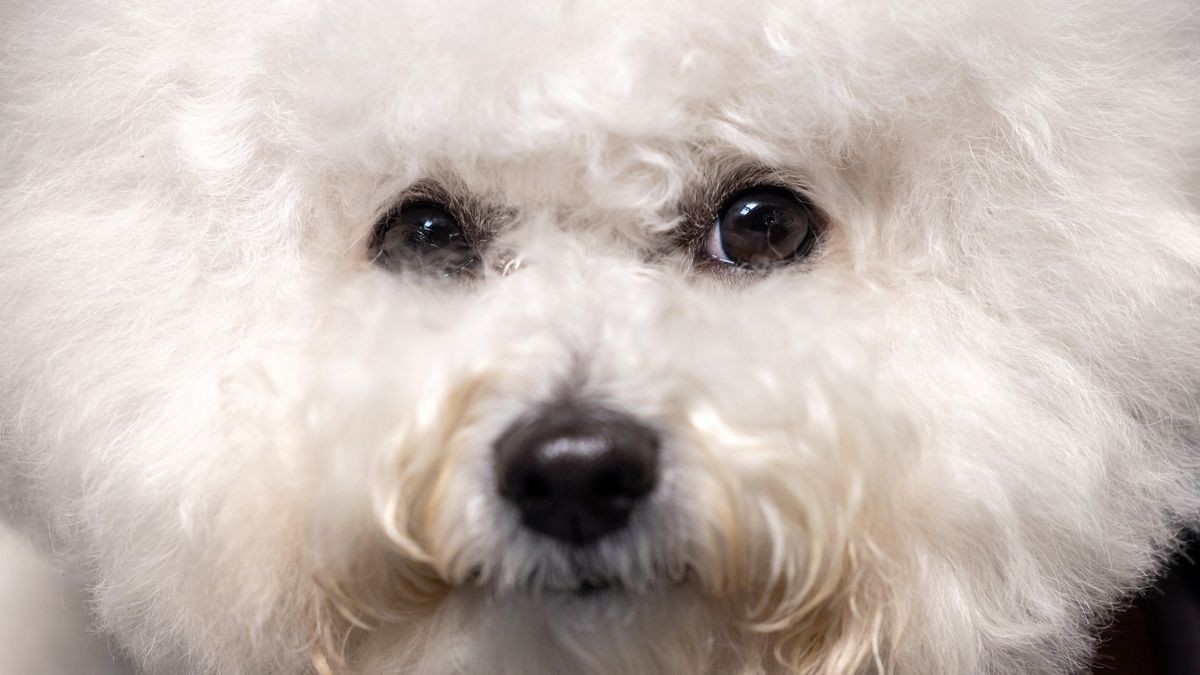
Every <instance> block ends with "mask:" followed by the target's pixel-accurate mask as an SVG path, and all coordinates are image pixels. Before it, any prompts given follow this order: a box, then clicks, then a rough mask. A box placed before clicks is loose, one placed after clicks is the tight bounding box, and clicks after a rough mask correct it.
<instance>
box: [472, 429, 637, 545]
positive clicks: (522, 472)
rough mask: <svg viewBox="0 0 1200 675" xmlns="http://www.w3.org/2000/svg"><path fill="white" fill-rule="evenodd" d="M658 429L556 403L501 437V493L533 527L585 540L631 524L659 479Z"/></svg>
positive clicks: (564, 537) (497, 458) (498, 470)
mask: <svg viewBox="0 0 1200 675" xmlns="http://www.w3.org/2000/svg"><path fill="white" fill-rule="evenodd" d="M658 451H659V440H658V435H657V434H656V433H655V432H654V431H653V430H652V429H650V428H649V427H647V426H646V425H644V424H642V423H640V422H639V421H637V420H635V419H634V418H632V417H630V416H628V415H624V414H621V413H617V412H614V411H611V410H607V409H603V408H592V407H579V406H556V407H551V408H547V409H545V410H542V411H540V412H539V413H538V414H536V415H532V416H530V417H527V418H524V419H522V420H519V421H518V422H516V423H515V424H513V425H512V426H511V427H510V428H509V429H508V430H506V431H505V432H504V433H503V434H501V436H500V437H499V438H498V439H497V441H496V444H495V461H496V475H497V480H498V491H499V492H500V495H501V496H503V497H504V498H505V499H506V500H508V501H509V502H511V503H512V504H513V505H514V506H516V507H517V509H518V510H519V512H520V515H521V522H522V523H523V524H524V525H525V526H526V527H529V528H530V529H532V530H535V531H537V532H541V533H542V534H546V535H549V536H551V537H554V538H556V539H559V540H562V541H566V542H569V543H572V544H584V543H588V542H590V541H593V540H595V539H598V538H600V537H602V536H604V535H606V534H609V533H611V532H613V531H616V530H618V529H620V528H622V527H624V525H625V524H626V522H627V521H628V519H629V516H630V514H631V512H632V511H633V510H634V508H636V506H637V504H638V502H639V501H641V500H642V499H643V498H644V497H646V496H647V495H649V494H650V493H651V492H653V490H654V487H655V486H656V484H657V482H658Z"/></svg>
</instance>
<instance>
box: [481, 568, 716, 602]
mask: <svg viewBox="0 0 1200 675" xmlns="http://www.w3.org/2000/svg"><path fill="white" fill-rule="evenodd" d="M694 576H695V571H694V570H693V569H692V568H691V567H690V566H689V567H686V568H684V569H683V571H682V573H679V574H677V575H674V576H663V577H660V578H659V579H657V580H656V581H654V582H652V583H650V584H643V585H642V586H643V590H652V589H654V588H675V587H678V586H683V585H686V584H687V583H689V582H690V581H691V580H692V578H693V577H694ZM480 577H481V573H480V571H479V570H475V571H473V572H472V573H471V578H472V579H473V580H474V581H476V582H478V581H479V580H480ZM524 592H525V593H530V594H545V595H549V596H557V597H563V598H578V599H584V600H587V599H593V598H598V597H603V596H605V595H610V594H613V593H622V594H627V593H634V592H636V591H635V590H634V589H632V588H631V587H630V585H629V584H627V583H625V582H624V581H623V580H621V579H620V578H619V577H615V576H613V577H607V576H595V575H587V576H580V578H579V580H578V581H577V582H576V583H574V584H573V585H570V586H541V587H538V586H535V585H533V584H527V585H526V586H525V587H524Z"/></svg>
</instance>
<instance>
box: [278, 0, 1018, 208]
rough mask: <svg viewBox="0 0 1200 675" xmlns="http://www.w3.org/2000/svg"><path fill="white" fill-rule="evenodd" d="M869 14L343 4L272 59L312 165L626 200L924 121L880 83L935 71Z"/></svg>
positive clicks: (622, 5) (714, 7) (845, 9)
mask: <svg viewBox="0 0 1200 675" xmlns="http://www.w3.org/2000/svg"><path fill="white" fill-rule="evenodd" d="M879 11H880V10H879V8H878V7H877V6H876V5H875V4H874V3H834V2H811V3H803V4H801V5H794V4H788V5H787V6H786V7H785V6H782V5H778V4H774V3H763V2H729V3H706V4H704V5H703V6H700V5H696V4H695V3H686V2H661V1H660V2H641V1H638V2H632V1H631V2H563V3H545V2H527V1H525V0H517V1H514V2H508V3H505V4H504V11H503V12H497V11H496V7H495V6H494V5H493V4H490V3H488V2H483V1H482V0H461V1H457V2H450V3H445V2H425V1H420V2H404V3H375V2H349V3H338V4H330V5H329V6H327V7H325V8H324V9H323V10H321V11H319V12H316V13H314V14H313V16H311V17H308V18H307V19H306V21H307V22H308V25H309V28H308V29H303V30H300V31H297V35H296V36H284V37H281V38H280V39H281V40H284V41H285V42H286V44H284V45H283V48H282V49H279V50H278V51H279V52H280V53H284V54H289V55H290V56H289V57H288V58H286V59H284V60H283V61H281V67H283V68H285V69H287V70H289V72H290V73H291V74H292V77H290V78H289V79H290V81H292V82H294V83H295V87H296V91H295V95H296V96H298V98H299V100H298V101H297V103H296V110H297V116H298V117H299V118H301V119H302V123H303V125H304V128H303V129H302V131H301V134H300V135H302V136H308V137H310V138H312V139H315V140H314V142H315V143H317V144H318V145H319V146H320V148H319V149H317V150H316V152H317V154H332V155H333V156H334V157H335V160H337V159H340V158H346V159H347V161H350V162H361V161H363V160H364V159H365V160H366V161H367V162H369V170H370V171H373V172H376V173H377V172H378V169H379V168H380V167H384V168H385V169H386V170H388V171H393V172H396V173H400V174H403V175H412V176H416V175H420V174H422V173H427V172H429V171H430V170H432V167H435V166H436V167H441V168H446V167H448V168H449V170H450V171H453V172H456V173H459V174H461V175H463V177H464V179H465V180H466V182H467V183H470V184H479V185H481V186H482V185H483V184H485V183H493V184H494V185H492V186H490V187H492V188H494V189H495V191H497V192H501V193H505V194H508V195H511V196H512V198H513V199H514V200H515V201H518V202H521V203H528V202H529V201H533V200H538V199H548V200H557V201H565V202H570V201H572V200H575V201H588V202H597V201H601V202H603V201H610V202H611V201H629V200H630V199H629V195H631V194H633V193H640V194H643V195H651V196H653V195H662V194H665V193H668V192H670V193H675V192H678V191H681V190H683V189H685V187H686V186H687V185H688V184H689V183H694V182H695V179H696V177H697V176H698V175H700V174H702V173H704V172H705V171H708V170H710V168H711V165H712V164H713V161H714V158H717V159H719V160H721V161H725V162H733V163H743V164H751V165H764V166H771V167H782V168H794V169H800V170H803V171H808V172H814V171H820V170H821V169H822V167H827V166H835V165H839V164H841V165H844V164H845V163H846V157H845V155H846V152H847V148H852V147H853V145H854V143H855V141H856V139H857V138H859V137H861V136H866V135H869V134H875V137H876V140H878V130H879V129H880V128H881V127H886V126H888V125H890V124H894V120H893V119H892V118H893V116H894V114H896V113H895V111H899V110H907V111H908V113H907V114H910V115H914V116H920V115H924V116H926V117H927V118H928V117H929V110H927V109H926V110H922V109H921V107H920V106H916V107H914V106H912V105H908V104H901V102H900V101H898V100H896V99H897V96H902V94H898V93H897V92H900V91H905V90H906V88H904V87H897V86H883V87H881V86H879V84H880V83H884V82H887V81H889V80H890V79H894V78H895V77H897V74H898V73H901V74H906V75H905V76H907V77H921V78H928V79H929V81H930V82H944V81H945V80H946V78H945V73H944V72H942V71H943V66H942V65H940V64H936V63H935V64H932V65H931V64H930V62H929V59H928V58H926V56H927V52H928V49H926V48H925V47H924V46H922V45H921V44H920V41H919V40H910V41H908V42H906V43H905V44H904V45H897V44H896V37H895V36H896V35H897V34H900V35H903V34H904V33H903V32H902V31H894V30H888V31H883V32H880V31H879V30H878V29H874V28H872V27H873V26H875V25H876V24H877V23H878V21H877V18H878V17H877V15H878V13H879ZM333 15H336V16H333ZM893 19H894V20H895V19H896V18H895V17H893ZM940 20H941V21H942V22H943V23H944V22H945V20H946V13H945V12H942V13H941V18H940ZM914 24H919V22H918V21H914ZM992 29H993V30H994V29H995V26H992ZM939 30H941V27H939ZM906 50H909V51H912V52H913V53H912V54H911V56H905V55H904V54H903V52H905V51H906ZM884 51H888V52H889V58H887V59H882V58H878V56H879V55H880V54H881V53H882V52H884ZM881 64H886V68H887V70H886V71H885V70H883V67H884V66H883V65H881ZM931 86H932V85H929V84H922V85H919V86H918V88H919V89H921V90H924V91H927V92H928V91H930V89H931ZM926 107H928V106H926ZM864 129H867V130H868V131H863V130H864ZM860 132H861V133H860ZM347 144H349V147H348V145H347ZM876 146H878V143H876ZM514 193H523V194H514ZM647 199H648V200H649V201H650V202H653V201H654V199H653V198H652V197H648V198H647Z"/></svg>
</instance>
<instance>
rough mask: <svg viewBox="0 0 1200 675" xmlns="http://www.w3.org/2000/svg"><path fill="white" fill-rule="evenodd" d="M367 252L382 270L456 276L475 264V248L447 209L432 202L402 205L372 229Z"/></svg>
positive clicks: (476, 261)
mask: <svg viewBox="0 0 1200 675" xmlns="http://www.w3.org/2000/svg"><path fill="white" fill-rule="evenodd" d="M371 253H372V255H373V257H374V260H375V262H376V263H377V264H379V265H382V266H383V267H384V268H386V269H389V270H393V271H399V270H418V271H422V272H426V273H431V274H436V275H439V276H457V275H459V274H463V273H466V272H469V271H471V270H472V269H473V268H474V267H475V266H476V265H477V264H478V263H479V256H478V255H477V254H476V252H475V247H474V246H473V245H472V244H471V242H470V240H468V239H467V235H466V233H464V232H463V228H462V225H460V224H459V222H458V219H457V218H455V217H454V215H453V213H451V212H450V210H449V209H448V208H446V207H445V206H442V205H441V204H437V203H434V202H414V203H411V204H404V205H401V206H400V207H398V208H396V209H393V210H392V211H390V212H388V213H387V214H386V215H385V216H384V217H383V218H381V219H380V221H379V223H378V224H376V226H375V237H374V239H373V240H372V244H371Z"/></svg>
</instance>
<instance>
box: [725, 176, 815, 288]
mask: <svg viewBox="0 0 1200 675" xmlns="http://www.w3.org/2000/svg"><path fill="white" fill-rule="evenodd" d="M816 221H817V216H816V211H815V208H814V207H813V206H812V204H810V203H809V202H808V200H807V199H805V198H804V197H802V196H799V195H797V194H795V193H793V192H790V191H788V190H785V189H783V188H778V187H772V186H759V187H752V188H748V189H745V190H741V191H740V192H737V193H736V194H734V195H733V196H732V197H731V198H730V199H729V200H728V201H726V202H725V205H724V206H722V207H721V210H720V211H719V212H718V214H717V218H716V222H714V223H713V226H712V229H711V230H709V232H708V238H707V239H706V240H705V242H704V252H705V254H706V255H707V256H708V257H709V258H710V259H711V260H713V261H716V262H718V263H723V264H726V265H737V266H739V267H750V268H758V269H762V268H766V267H772V266H775V265H779V264H782V263H786V262H790V261H793V260H796V259H799V258H802V257H803V256H805V255H806V254H808V253H809V251H811V250H812V247H813V242H814V241H815V240H816V234H817V232H816V224H817V223H816Z"/></svg>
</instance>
